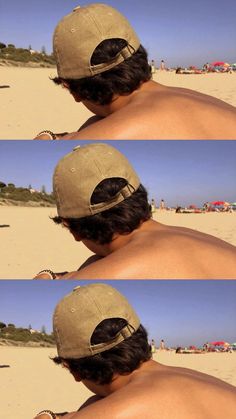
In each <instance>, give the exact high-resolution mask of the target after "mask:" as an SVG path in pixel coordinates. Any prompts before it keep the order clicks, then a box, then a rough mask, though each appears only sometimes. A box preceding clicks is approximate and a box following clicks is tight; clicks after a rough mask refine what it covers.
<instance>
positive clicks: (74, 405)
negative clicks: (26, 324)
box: [0, 346, 236, 419]
mask: <svg viewBox="0 0 236 419" xmlns="http://www.w3.org/2000/svg"><path fill="white" fill-rule="evenodd" d="M55 355H56V350H54V349H52V348H50V349H49V348H21V347H20V348H19V347H3V346H1V347H0V357H1V364H5V365H10V367H9V368H2V369H1V370H0V371H1V375H0V377H1V378H0V389H1V396H2V397H1V416H2V417H4V418H7V419H15V418H16V417H17V419H25V418H29V419H30V418H33V416H34V414H36V413H37V412H39V411H40V410H43V409H51V410H52V411H55V412H63V411H68V410H70V411H73V410H76V409H78V408H79V407H80V406H81V404H82V403H83V402H84V401H85V400H86V399H87V398H88V397H89V396H90V395H92V393H90V392H89V390H87V389H86V388H85V387H84V386H83V384H80V383H76V382H75V381H74V379H73V377H72V376H71V375H70V373H69V372H67V371H66V370H65V369H63V368H61V367H60V366H56V365H54V363H53V362H52V361H51V360H50V358H49V357H52V356H55ZM154 359H155V360H157V361H158V362H160V363H163V364H166V365H172V366H178V367H186V368H191V369H194V370H197V371H200V372H203V373H206V374H210V375H213V376H215V377H217V378H220V379H221V380H223V381H226V382H228V383H230V384H233V385H236V362H235V361H236V353H208V354H201V355H198V354H194V355H192V354H191V355H189V354H188V355H183V354H181V355H180V354H178V355H177V354H175V352H165V351H160V352H157V353H156V354H155V355H154Z"/></svg>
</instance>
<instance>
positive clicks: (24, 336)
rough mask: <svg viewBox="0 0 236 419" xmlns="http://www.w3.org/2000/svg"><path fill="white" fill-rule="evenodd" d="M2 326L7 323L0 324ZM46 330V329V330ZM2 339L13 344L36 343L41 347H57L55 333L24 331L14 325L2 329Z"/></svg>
mask: <svg viewBox="0 0 236 419" xmlns="http://www.w3.org/2000/svg"><path fill="white" fill-rule="evenodd" d="M0 324H1V326H2V325H4V324H5V323H3V322H0ZM42 328H44V326H43V327H42ZM44 329H45V328H44ZM0 339H1V340H4V339H6V340H10V341H13V342H22V344H24V343H30V342H36V343H39V344H40V346H47V345H55V339H54V336H53V333H51V334H50V335H49V334H47V333H46V331H45V333H44V332H40V331H38V330H37V331H34V330H32V329H24V328H23V327H15V326H14V325H13V324H8V326H6V325H5V327H0Z"/></svg>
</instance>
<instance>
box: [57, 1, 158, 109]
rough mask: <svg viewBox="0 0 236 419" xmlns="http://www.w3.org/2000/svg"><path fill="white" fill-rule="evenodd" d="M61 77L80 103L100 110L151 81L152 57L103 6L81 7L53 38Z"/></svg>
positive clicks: (126, 25)
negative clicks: (150, 65)
mask: <svg viewBox="0 0 236 419" xmlns="http://www.w3.org/2000/svg"><path fill="white" fill-rule="evenodd" d="M53 49H54V56H55V58H56V62H57V71H58V77H56V78H55V79H54V81H55V83H57V84H63V85H64V86H66V87H67V88H69V90H70V92H71V93H72V94H73V96H74V97H75V98H76V100H82V101H85V100H87V101H90V102H93V103H97V104H100V105H105V104H109V103H111V101H112V99H113V98H114V96H116V95H127V94H130V93H132V91H134V90H136V89H137V88H138V87H139V86H140V85H141V83H142V82H145V81H147V80H149V79H150V78H151V75H150V68H149V65H148V60H147V54H146V51H145V50H144V48H143V47H142V46H141V45H140V41H139V39H138V37H137V35H136V33H135V31H134V30H133V28H132V27H131V26H130V24H129V22H128V21H127V19H126V18H125V17H124V16H123V15H122V14H121V13H119V12H118V11H117V10H116V9H114V8H112V7H110V6H107V5H105V4H101V3H94V4H90V5H88V6H84V7H77V8H75V9H74V11H73V12H72V13H70V14H69V15H67V16H65V17H64V18H63V19H62V20H61V21H60V22H59V24H58V25H57V27H56V29H55V32H54V38H53Z"/></svg>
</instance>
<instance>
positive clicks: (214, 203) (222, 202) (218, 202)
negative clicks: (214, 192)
mask: <svg viewBox="0 0 236 419" xmlns="http://www.w3.org/2000/svg"><path fill="white" fill-rule="evenodd" d="M211 205H215V206H216V207H218V206H220V205H225V201H214V202H211Z"/></svg>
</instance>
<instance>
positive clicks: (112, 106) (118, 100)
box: [83, 80, 158, 117]
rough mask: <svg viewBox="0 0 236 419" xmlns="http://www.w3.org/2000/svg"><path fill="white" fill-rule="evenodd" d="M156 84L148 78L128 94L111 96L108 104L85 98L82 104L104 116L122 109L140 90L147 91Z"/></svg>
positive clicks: (96, 113)
mask: <svg viewBox="0 0 236 419" xmlns="http://www.w3.org/2000/svg"><path fill="white" fill-rule="evenodd" d="M154 84H155V85H157V84H158V83H156V82H154V81H152V80H149V81H146V82H144V83H142V84H141V86H140V87H139V88H138V89H136V90H134V91H133V92H132V93H130V94H128V95H117V96H114V97H113V100H112V101H111V103H109V104H108V105H99V104H96V103H93V102H90V101H87V100H84V101H83V104H84V105H85V106H86V108H87V109H89V110H90V111H91V112H93V113H94V114H95V115H98V116H101V117H106V116H108V115H111V114H112V113H114V112H117V111H118V110H120V109H122V108H123V107H124V106H127V105H128V104H129V103H130V102H132V101H133V99H134V98H135V97H136V96H137V95H138V94H140V93H141V92H145V91H148V90H149V89H150V88H151V89H153V85H154Z"/></svg>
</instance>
